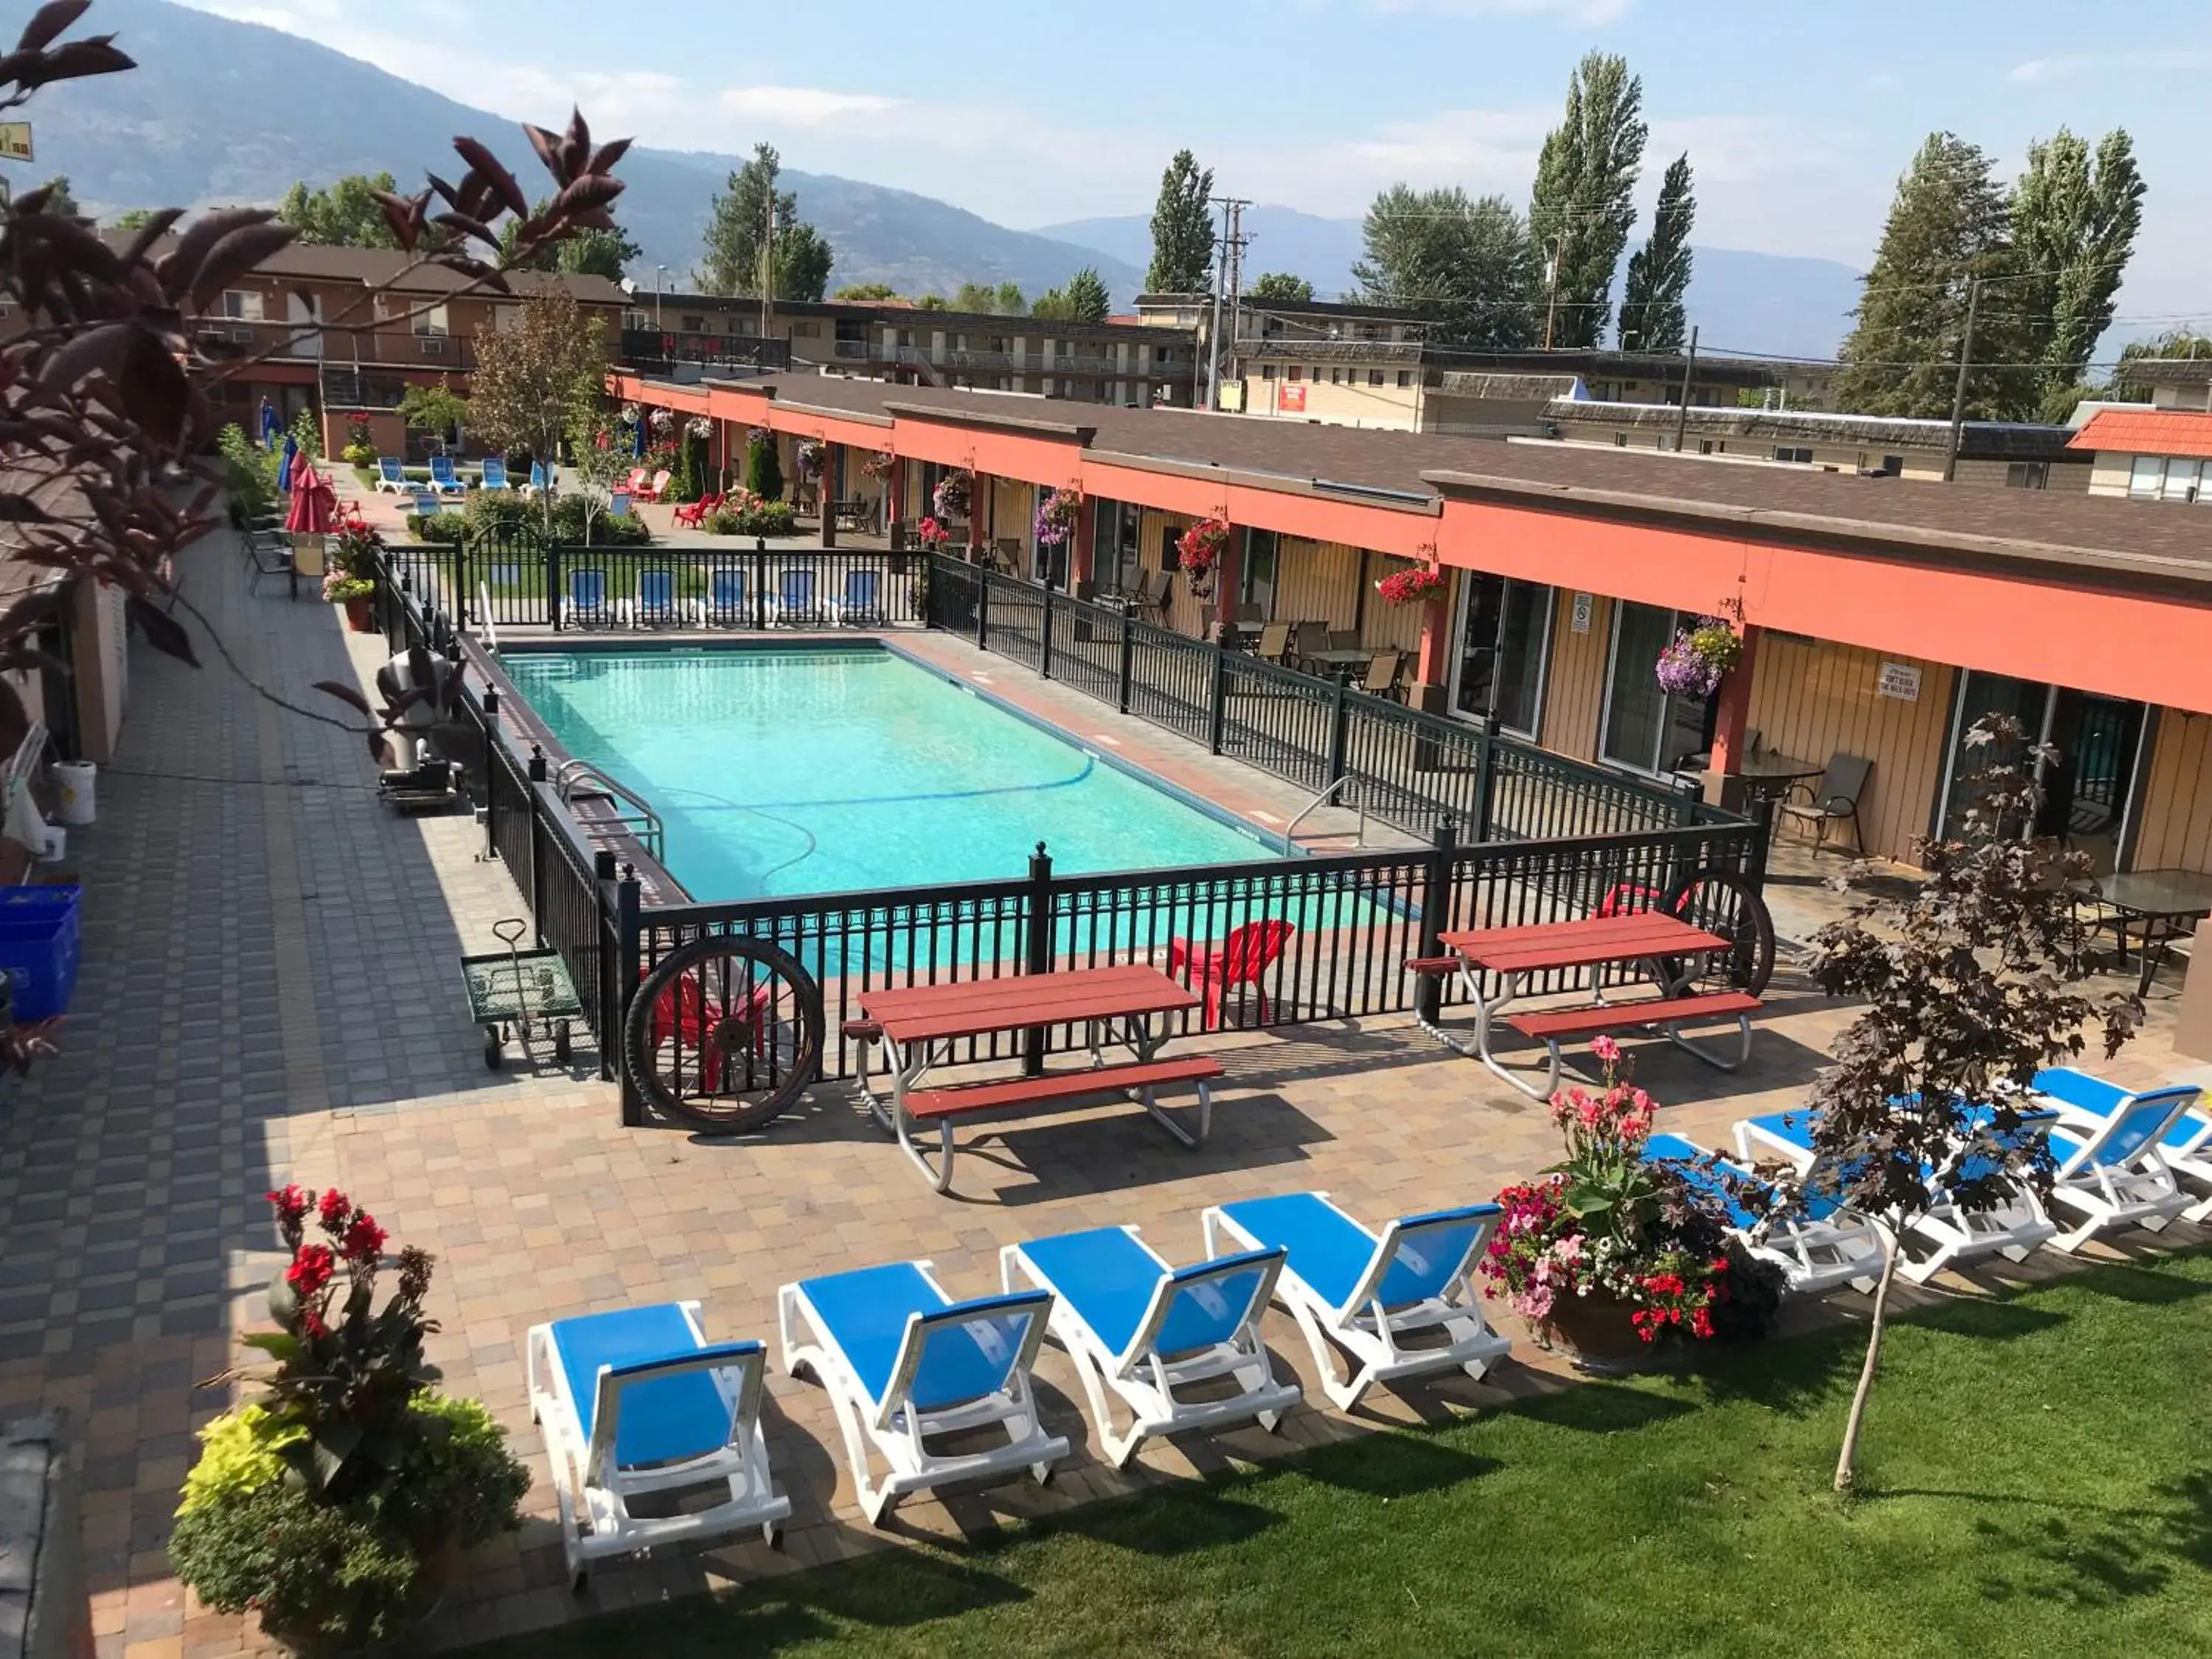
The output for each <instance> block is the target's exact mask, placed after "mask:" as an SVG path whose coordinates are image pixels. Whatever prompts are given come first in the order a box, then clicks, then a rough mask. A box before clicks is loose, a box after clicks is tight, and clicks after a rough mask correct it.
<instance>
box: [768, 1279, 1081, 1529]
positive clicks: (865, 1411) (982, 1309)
mask: <svg viewBox="0 0 2212 1659" xmlns="http://www.w3.org/2000/svg"><path fill="white" fill-rule="evenodd" d="M913 1265H914V1266H915V1267H916V1268H917V1269H918V1270H920V1272H921V1276H922V1278H923V1279H925V1280H926V1281H927V1283H928V1284H929V1285H930V1287H931V1288H932V1289H933V1290H935V1291H937V1293H938V1294H939V1296H945V1288H944V1286H943V1285H939V1284H938V1282H937V1276H936V1275H935V1274H934V1273H932V1272H931V1271H930V1268H931V1265H932V1264H931V1263H929V1262H927V1261H916V1262H915V1263H914V1264H913ZM946 1300H947V1303H948V1305H947V1306H945V1308H943V1309H941V1310H936V1311H934V1312H931V1313H927V1314H921V1313H916V1314H912V1315H909V1316H908V1319H907V1323H906V1334H905V1335H904V1336H903V1337H902V1339H901V1340H900V1342H899V1351H898V1358H897V1360H896V1363H894V1364H893V1365H892V1367H891V1376H890V1383H889V1384H888V1385H887V1386H886V1388H885V1389H884V1397H883V1398H882V1399H881V1400H877V1399H874V1398H872V1396H871V1395H869V1393H868V1391H867V1389H866V1387H865V1386H864V1385H863V1384H862V1383H861V1382H860V1377H859V1376H857V1375H856V1374H855V1373H854V1370H853V1367H852V1365H851V1364H850V1363H849V1362H848V1360H847V1359H846V1358H845V1355H844V1353H843V1352H842V1350H841V1349H840V1348H839V1347H838V1346H837V1344H836V1339H835V1338H834V1337H833V1336H832V1335H831V1334H830V1331H829V1327H828V1325H827V1324H826V1322H823V1319H822V1318H821V1317H820V1316H819V1315H817V1313H816V1312H815V1310H814V1308H813V1304H811V1303H810V1302H809V1301H808V1300H807V1299H806V1287H805V1285H804V1284H792V1285H785V1286H784V1287H783V1288H782V1289H781V1291H778V1292H777V1294H776V1318H777V1324H778V1328H779V1330H780V1332H781V1336H782V1339H783V1369H784V1371H785V1373H786V1374H787V1376H798V1375H799V1368H800V1367H801V1366H804V1367H805V1368H806V1369H808V1370H811V1371H812V1372H813V1373H814V1375H815V1377H816V1378H817V1380H818V1381H819V1382H820V1383H821V1384H822V1386H823V1388H825V1389H828V1390H829V1401H830V1404H831V1405H832V1406H833V1407H836V1413H837V1426H838V1427H839V1428H840V1429H841V1430H842V1431H843V1433H844V1437H845V1461H846V1465H847V1467H848V1468H850V1469H851V1470H852V1472H853V1485H854V1487H855V1488H856V1489H857V1491H858V1492H859V1494H860V1510H861V1512H862V1513H863V1514H865V1515H866V1516H867V1518H868V1523H869V1524H870V1525H871V1526H875V1525H878V1524H880V1523H881V1522H882V1520H883V1517H884V1513H885V1512H886V1511H887V1510H890V1506H891V1504H893V1503H894V1502H895V1501H896V1499H898V1498H901V1497H902V1496H903V1495H905V1494H906V1493H908V1492H921V1491H925V1490H927V1488H930V1487H933V1486H944V1485H947V1484H949V1483H951V1482H952V1481H956V1480H986V1481H987V1480H998V1479H1000V1478H1002V1477H1004V1476H1006V1475H1009V1474H1018V1473H1020V1472H1022V1471H1024V1470H1027V1471H1028V1473H1029V1474H1030V1477H1031V1478H1032V1479H1033V1480H1036V1482H1037V1483H1038V1484H1039V1485H1040V1486H1042V1484H1043V1483H1044V1482H1046V1481H1047V1480H1050V1479H1051V1478H1052V1466H1053V1465H1054V1463H1056V1462H1059V1461H1060V1459H1061V1458H1063V1457H1065V1456H1066V1455H1067V1442H1066V1439H1065V1438H1063V1437H1060V1436H1059V1435H1051V1434H1047V1433H1046V1432H1045V1431H1044V1425H1043V1422H1042V1419H1040V1418H1039V1417H1038V1416H1037V1411H1036V1401H1035V1400H1034V1399H1033V1397H1032V1395H1031V1393H1030V1369H1031V1368H1032V1367H1033V1366H1034V1365H1035V1364H1036V1355H1037V1349H1038V1347H1039V1346H1041V1345H1042V1343H1043V1341H1044V1333H1045V1325H1046V1322H1047V1321H1048V1318H1049V1316H1050V1313H1051V1303H1052V1298H1051V1297H1049V1296H1047V1295H1043V1294H1042V1293H1036V1294H1030V1295H1024V1296H1014V1297H1003V1296H1002V1297H984V1298H981V1299H979V1300H976V1301H973V1302H952V1301H951V1298H950V1297H947V1298H946ZM1024 1308H1027V1309H1028V1310H1030V1320H1029V1323H1028V1325H1027V1327H1026V1328H1025V1332H1024V1337H1023V1340H1022V1346H1021V1350H1020V1352H1018V1354H1017V1355H1016V1356H1015V1358H1014V1363H1013V1364H1012V1367H1011V1368H1010V1369H1009V1370H1008V1371H1007V1373H1006V1385H1005V1386H1004V1387H1002V1388H1000V1389H996V1390H994V1392H992V1393H990V1394H987V1395H981V1396H980V1397H978V1398H976V1399H974V1400H970V1401H963V1403H961V1404H959V1405H957V1406H952V1407H947V1408H945V1409H943V1410H939V1411H927V1412H925V1411H921V1410H919V1409H917V1408H916V1407H915V1406H914V1405H913V1403H912V1401H911V1399H910V1397H909V1396H910V1395H911V1393H912V1390H913V1388H914V1381H915V1374H916V1373H917V1372H918V1371H919V1370H921V1358H922V1350H923V1347H924V1346H925V1345H926V1344H927V1340H928V1338H929V1333H930V1332H931V1330H932V1329H933V1328H936V1327H938V1326H939V1325H953V1324H960V1323H963V1322H966V1321H968V1320H970V1319H975V1318H977V1317H979V1316H987V1317H991V1318H1004V1317H1006V1316H1007V1315H1009V1314H1012V1313H1015V1312H1018V1311H1020V1310H1022V1309H1024ZM802 1324H803V1325H804V1326H805V1328H806V1329H807V1330H808V1331H809V1332H811V1334H812V1340H803V1339H802V1337H801V1335H800V1334H799V1327H800V1326H801V1325H802ZM994 1425H1000V1426H1003V1428H1004V1429H1005V1431H1006V1444H1005V1445H1003V1446H999V1447H994V1448H992V1449H989V1450H986V1451H980V1452H944V1451H939V1450H935V1449H933V1448H932V1447H931V1446H930V1445H929V1441H930V1440H931V1439H932V1438H933V1437H935V1436H938V1435H944V1434H953V1433H959V1432H964V1431H971V1430H976V1429H986V1428H990V1427H992V1426H994ZM871 1452H872V1453H873V1454H874V1455H876V1456H878V1457H880V1458H881V1459H882V1460H883V1461H884V1463H885V1464H886V1465H888V1466H889V1472H888V1473H887V1474H885V1475H884V1477H883V1479H881V1480H877V1479H876V1478H875V1475H874V1474H873V1468H874V1465H873V1463H872V1460H871V1457H870V1454H871Z"/></svg>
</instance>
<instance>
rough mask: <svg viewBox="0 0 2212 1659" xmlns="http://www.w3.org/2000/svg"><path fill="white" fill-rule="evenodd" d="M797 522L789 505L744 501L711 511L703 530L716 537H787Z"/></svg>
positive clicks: (797, 518) (796, 510) (795, 512)
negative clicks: (712, 533)
mask: <svg viewBox="0 0 2212 1659" xmlns="http://www.w3.org/2000/svg"><path fill="white" fill-rule="evenodd" d="M798 520H799V513H798V509H797V508H795V507H793V506H792V504H791V503H790V502H789V501H746V502H744V503H743V504H741V505H739V506H737V507H717V508H715V509H714V512H712V513H708V515H707V528H708V530H709V531H711V532H714V534H715V535H717V536H788V535H790V534H792V533H793V531H794V530H796V529H797V527H798Z"/></svg>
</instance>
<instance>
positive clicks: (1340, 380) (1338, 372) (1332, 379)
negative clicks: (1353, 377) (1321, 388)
mask: <svg viewBox="0 0 2212 1659" xmlns="http://www.w3.org/2000/svg"><path fill="white" fill-rule="evenodd" d="M1328 383H1329V384H1330V385H1331V386H1341V385H1343V384H1344V371H1343V370H1342V369H1340V368H1332V369H1330V370H1329V372H1328Z"/></svg>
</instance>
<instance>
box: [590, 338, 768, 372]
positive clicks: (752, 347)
mask: <svg viewBox="0 0 2212 1659" xmlns="http://www.w3.org/2000/svg"><path fill="white" fill-rule="evenodd" d="M622 360H623V362H625V363H627V364H628V365H629V367H631V368H641V369H645V370H647V371H653V370H665V369H667V368H672V367H673V366H674V365H676V364H678V363H697V364H699V365H701V366H702V367H703V368H710V369H714V368H723V369H729V368H750V369H758V370H761V371H763V373H766V372H769V371H772V370H776V369H785V368H790V367H791V343H790V342H789V341H787V340H764V339H763V338H761V337H759V336H758V335H757V334H687V333H684V332H683V331H680V330H677V329H651V328H626V329H624V330H623V331H622Z"/></svg>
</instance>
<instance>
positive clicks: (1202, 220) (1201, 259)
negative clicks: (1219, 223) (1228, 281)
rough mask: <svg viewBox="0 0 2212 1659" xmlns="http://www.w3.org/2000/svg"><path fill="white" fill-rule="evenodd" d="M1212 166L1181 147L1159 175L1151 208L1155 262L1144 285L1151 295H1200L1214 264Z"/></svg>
mask: <svg viewBox="0 0 2212 1659" xmlns="http://www.w3.org/2000/svg"><path fill="white" fill-rule="evenodd" d="M1212 202H1213V169H1212V167H1207V168H1205V169H1204V170H1203V171H1201V170H1200V167H1199V165H1198V158H1197V157H1196V156H1194V155H1192V154H1191V153H1190V152H1189V151H1188V150H1187V149H1179V150H1177V151H1176V153H1175V159H1174V160H1173V161H1170V162H1169V163H1168V165H1167V171H1166V172H1164V173H1162V174H1161V175H1160V198H1159V202H1158V205H1157V206H1155V207H1154V208H1153V209H1152V265H1151V267H1150V268H1149V269H1147V270H1146V272H1145V288H1146V292H1148V293H1152V294H1200V293H1203V292H1205V291H1206V289H1207V287H1208V286H1209V283H1210V280H1211V279H1210V276H1209V275H1208V273H1210V272H1211V271H1212V269H1213V210H1212Z"/></svg>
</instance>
